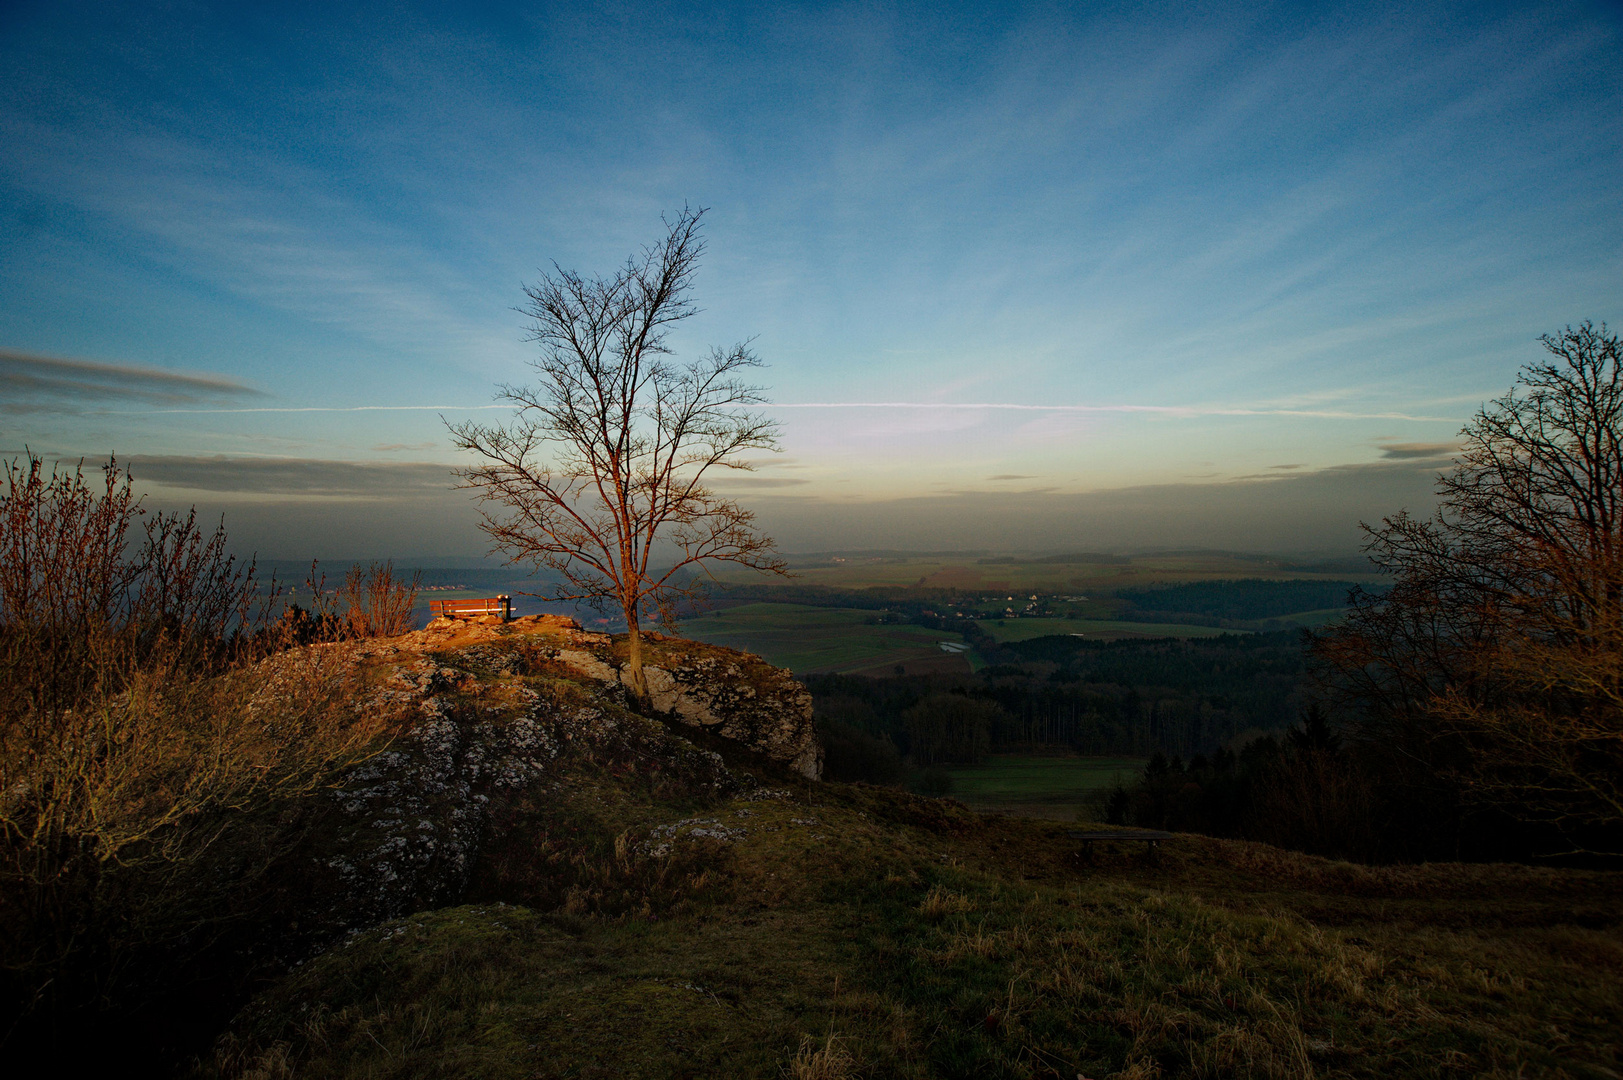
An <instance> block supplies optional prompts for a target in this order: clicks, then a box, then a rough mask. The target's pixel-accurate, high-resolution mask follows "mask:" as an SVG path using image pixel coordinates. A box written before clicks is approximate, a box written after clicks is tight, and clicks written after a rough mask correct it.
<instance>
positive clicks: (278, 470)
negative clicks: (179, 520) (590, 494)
mask: <svg viewBox="0 0 1623 1080" xmlns="http://www.w3.org/2000/svg"><path fill="white" fill-rule="evenodd" d="M124 464H126V465H128V466H129V469H130V472H131V473H132V474H133V475H134V477H135V479H136V480H137V481H138V482H146V483H156V484H161V485H163V486H164V487H169V488H179V489H183V490H187V491H209V492H216V493H220V494H234V495H282V496H297V497H306V498H320V497H329V496H342V497H345V498H350V499H356V498H363V499H365V498H369V499H392V498H408V497H410V498H420V497H422V496H424V495H426V494H429V493H439V492H445V491H447V490H449V489H450V488H452V487H453V486H454V485H455V477H454V475H453V474H452V472H451V469H450V467H449V466H445V465H433V464H427V463H421V462H411V463H407V462H402V463H399V464H395V463H392V462H391V463H388V464H379V463H373V462H354V461H330V460H321V459H312V458H231V457H189V456H173V455H172V456H139V455H138V456H135V457H131V458H129V459H127V460H126V461H125V462H124Z"/></svg>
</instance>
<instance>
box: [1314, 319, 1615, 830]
mask: <svg viewBox="0 0 1623 1080" xmlns="http://www.w3.org/2000/svg"><path fill="white" fill-rule="evenodd" d="M1541 340H1542V342H1543V344H1544V346H1545V348H1546V350H1548V352H1549V353H1550V354H1551V359H1548V360H1546V361H1544V362H1542V363H1537V364H1530V365H1528V366H1527V367H1526V368H1524V369H1523V370H1522V371H1521V373H1520V375H1519V378H1518V384H1519V385H1518V386H1517V387H1516V388H1515V389H1513V390H1512V391H1511V392H1510V393H1509V394H1507V395H1505V396H1504V397H1502V398H1500V399H1498V400H1497V401H1494V402H1491V403H1490V404H1489V405H1488V406H1486V407H1484V408H1483V409H1482V410H1481V411H1479V412H1478V413H1477V415H1476V416H1475V417H1474V418H1473V419H1472V420H1471V422H1470V423H1469V424H1468V425H1466V427H1465V429H1464V430H1463V431H1462V432H1461V435H1462V436H1463V439H1464V446H1463V448H1462V450H1461V452H1460V454H1459V457H1458V459H1457V461H1456V463H1455V467H1454V468H1453V469H1452V470H1451V471H1450V472H1448V473H1446V474H1444V475H1442V476H1441V477H1439V478H1438V494H1439V495H1440V496H1441V500H1440V505H1439V510H1438V513H1437V515H1436V516H1435V517H1434V518H1433V519H1431V520H1422V519H1416V518H1412V517H1409V516H1408V515H1407V514H1399V515H1397V516H1396V517H1393V518H1389V519H1387V520H1386V521H1385V522H1384V523H1383V526H1382V527H1381V528H1379V529H1371V530H1369V537H1370V541H1369V544H1368V547H1367V550H1368V551H1369V552H1370V554H1371V556H1372V558H1373V559H1374V561H1375V562H1376V563H1377V564H1378V565H1380V566H1381V567H1382V568H1383V569H1385V570H1386V571H1387V572H1389V573H1391V574H1392V575H1393V577H1394V585H1393V588H1392V590H1391V591H1390V592H1389V593H1387V594H1386V595H1384V596H1380V597H1375V596H1369V595H1362V596H1355V597H1354V604H1353V606H1352V608H1351V609H1350V611H1349V615H1348V618H1347V620H1346V621H1345V622H1344V623H1343V624H1342V625H1341V626H1340V627H1338V628H1336V629H1333V630H1331V631H1330V632H1328V633H1326V634H1324V635H1322V636H1321V637H1320V638H1319V639H1318V640H1317V641H1316V642H1315V646H1314V649H1315V653H1316V654H1317V655H1318V657H1319V658H1320V659H1321V660H1323V661H1325V662H1326V663H1327V666H1328V668H1329V670H1330V672H1331V673H1332V674H1333V676H1334V685H1335V686H1336V688H1337V689H1339V690H1340V691H1342V692H1343V693H1344V694H1346V695H1347V697H1346V700H1347V701H1348V703H1349V704H1352V705H1353V706H1355V708H1356V709H1357V710H1358V712H1359V713H1360V714H1361V716H1362V723H1363V725H1364V727H1365V731H1366V734H1369V735H1372V736H1373V737H1374V738H1373V739H1372V741H1380V742H1385V743H1386V744H1388V745H1391V746H1406V747H1407V748H1408V751H1407V752H1409V753H1410V756H1411V757H1412V758H1413V759H1416V760H1418V759H1420V758H1428V759H1433V760H1434V759H1435V757H1434V756H1435V752H1436V748H1437V747H1438V746H1439V745H1441V744H1451V745H1452V746H1453V748H1454V750H1453V752H1454V753H1455V754H1456V758H1457V761H1458V762H1459V763H1460V775H1461V777H1462V778H1463V780H1464V782H1465V784H1466V786H1467V789H1468V790H1470V791H1474V792H1476V793H1477V794H1479V795H1482V796H1484V797H1485V798H1487V799H1489V800H1491V801H1492V802H1493V803H1495V804H1496V805H1499V806H1500V807H1502V808H1504V809H1507V810H1510V811H1511V812H1513V813H1515V814H1516V815H1518V816H1520V817H1523V818H1526V819H1531V820H1537V821H1543V822H1547V823H1551V824H1554V825H1556V826H1557V827H1559V828H1561V829H1562V830H1563V831H1564V832H1566V833H1567V834H1568V835H1569V837H1572V838H1579V837H1587V838H1589V839H1575V843H1577V844H1578V845H1579V846H1586V845H1591V846H1592V845H1593V844H1594V843H1596V842H1599V843H1602V844H1607V845H1610V844H1615V843H1617V842H1619V839H1620V836H1619V830H1620V829H1623V348H1620V344H1619V341H1618V339H1617V337H1616V336H1615V335H1609V334H1608V333H1607V331H1606V327H1605V326H1604V325H1602V326H1601V327H1600V328H1599V329H1598V330H1597V329H1596V328H1595V327H1594V326H1593V325H1591V324H1590V323H1584V324H1582V325H1581V326H1579V327H1578V328H1576V329H1574V328H1571V327H1568V328H1567V329H1566V330H1565V331H1564V332H1562V333H1560V334H1558V335H1547V336H1545V337H1544V338H1542V339H1541ZM1422 743H1429V744H1430V745H1429V746H1423V745H1421V744H1422ZM1607 836H1610V837H1611V839H1609V840H1608V839H1605V837H1607Z"/></svg>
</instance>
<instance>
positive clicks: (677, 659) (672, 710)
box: [407, 615, 823, 780]
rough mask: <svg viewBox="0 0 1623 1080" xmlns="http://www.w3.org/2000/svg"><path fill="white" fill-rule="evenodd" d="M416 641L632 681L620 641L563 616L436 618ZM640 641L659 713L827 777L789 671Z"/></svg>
mask: <svg viewBox="0 0 1623 1080" xmlns="http://www.w3.org/2000/svg"><path fill="white" fill-rule="evenodd" d="M419 634H420V636H421V637H422V639H423V640H424V642H425V643H427V642H432V641H436V640H441V639H443V640H444V641H446V642H463V643H469V642H472V641H476V640H487V641H501V640H504V639H514V638H517V639H527V640H528V641H529V642H530V647H531V648H532V649H533V650H536V651H539V652H540V653H542V654H544V655H545V656H546V657H547V658H548V659H551V660H553V661H555V662H556V663H558V664H560V665H562V666H563V667H565V668H568V669H569V670H570V671H571V672H573V673H575V674H576V675H580V676H584V677H585V678H586V679H588V680H591V681H592V682H595V683H597V684H599V685H609V686H612V685H624V684H625V682H626V680H627V677H628V676H627V670H626V662H625V640H624V639H623V638H612V637H610V636H609V635H608V634H594V633H590V632H587V631H584V630H582V629H581V628H580V626H579V624H578V623H576V622H575V621H574V620H573V619H567V618H562V617H559V616H551V615H538V616H530V617H527V618H522V619H515V620H513V621H512V622H510V623H506V624H502V623H500V622H499V620H496V619H490V620H481V621H480V622H476V623H469V622H467V621H462V622H457V621H455V620H451V619H439V620H436V621H435V622H434V623H431V624H430V625H429V627H428V628H427V629H426V630H423V631H420V632H419ZM416 636H419V635H407V637H408V638H412V637H416ZM643 641H644V648H643V653H644V660H643V673H644V677H645V679H646V680H647V683H648V690H649V696H650V698H651V702H650V704H651V705H652V706H653V708H654V710H655V711H656V712H659V713H661V714H663V715H666V716H669V717H671V718H672V719H675V720H679V721H681V722H682V723H684V724H690V725H692V726H694V727H698V728H702V729H704V730H706V731H709V732H711V733H712V734H715V735H719V736H721V737H722V738H724V739H730V740H732V741H733V742H736V743H738V744H739V745H740V746H743V747H746V748H747V749H749V750H751V751H753V752H755V753H757V754H760V755H762V756H763V757H766V758H768V759H769V760H772V761H776V762H779V763H781V764H784V765H787V766H788V767H790V768H791V769H794V770H795V771H796V772H798V773H800V774H801V775H802V776H805V777H807V778H808V779H811V780H818V779H821V778H822V775H823V747H822V744H821V743H820V742H818V740H817V732H816V729H815V727H814V726H813V723H812V702H811V695H810V694H809V693H807V692H806V688H805V687H803V686H801V685H800V684H799V683H798V682H796V681H795V680H794V678H793V677H792V676H791V675H790V674H789V673H788V672H787V671H784V670H783V669H782V668H777V667H773V666H772V665H771V664H768V663H767V662H766V661H765V660H762V659H761V658H760V657H758V656H753V655H751V654H750V653H741V652H737V651H735V650H733V649H724V648H721V647H720V646H716V645H706V644H703V643H702V642H697V641H687V640H684V639H681V638H675V637H670V636H668V635H665V634H658V633H645V634H644V635H643Z"/></svg>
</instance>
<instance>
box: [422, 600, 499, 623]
mask: <svg viewBox="0 0 1623 1080" xmlns="http://www.w3.org/2000/svg"><path fill="white" fill-rule="evenodd" d="M428 613H429V614H430V615H443V616H445V617H446V618H448V619H472V618H477V617H478V616H480V615H500V616H501V617H502V621H503V622H506V621H507V620H509V619H511V618H512V617H513V601H512V598H511V597H509V596H507V595H506V594H503V595H501V596H486V597H480V598H478V599H474V600H430V601H429V602H428Z"/></svg>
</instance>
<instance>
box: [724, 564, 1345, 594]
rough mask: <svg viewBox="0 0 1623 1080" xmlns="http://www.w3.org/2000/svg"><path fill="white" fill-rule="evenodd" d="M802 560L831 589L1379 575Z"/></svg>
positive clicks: (1270, 568)
mask: <svg viewBox="0 0 1623 1080" xmlns="http://www.w3.org/2000/svg"><path fill="white" fill-rule="evenodd" d="M839 558H843V559H844V561H843V562H837V563H836V562H833V561H832V560H831V559H828V558H819V559H815V560H802V561H800V562H797V561H796V559H795V557H793V556H791V557H790V567H791V569H792V570H793V571H794V574H795V578H796V582H797V583H798V584H802V585H825V586H828V587H830V588H864V587H866V586H869V585H892V586H895V585H915V586H921V587H924V588H933V589H963V590H965V591H969V592H978V591H982V590H984V591H986V592H987V593H996V592H1022V591H1024V592H1028V593H1029V592H1061V593H1063V592H1067V591H1076V592H1082V593H1085V592H1087V591H1088V590H1089V589H1097V590H1109V589H1114V588H1117V587H1120V586H1128V585H1153V584H1166V583H1175V582H1188V581H1206V580H1213V579H1236V578H1265V579H1277V580H1282V581H1294V580H1309V581H1313V580H1364V579H1368V580H1370V581H1374V580H1376V575H1374V574H1367V573H1360V572H1358V568H1357V567H1356V566H1354V567H1351V568H1349V567H1346V566H1340V567H1337V568H1335V569H1334V570H1329V569H1326V570H1324V571H1322V572H1321V571H1320V570H1319V569H1298V568H1296V567H1295V566H1293V565H1292V564H1290V563H1287V562H1282V561H1281V560H1277V559H1267V558H1260V557H1259V558H1250V557H1246V556H1240V555H1226V554H1210V555H1144V556H1134V557H1132V558H1129V559H1126V560H1124V561H1122V562H1100V561H1078V562H1048V561H1038V560H1035V559H1032V560H1027V559H1019V558H1017V559H1015V560H1014V561H1001V560H995V559H993V560H987V559H982V558H980V557H977V556H970V555H966V556H951V555H905V554H894V555H883V556H870V555H861V554H852V555H848V556H839ZM717 576H718V577H720V578H722V579H723V580H725V581H729V582H734V583H739V584H744V583H756V582H759V581H760V578H759V577H758V576H755V575H752V574H747V573H744V572H738V571H730V570H728V569H726V568H718V569H717Z"/></svg>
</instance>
